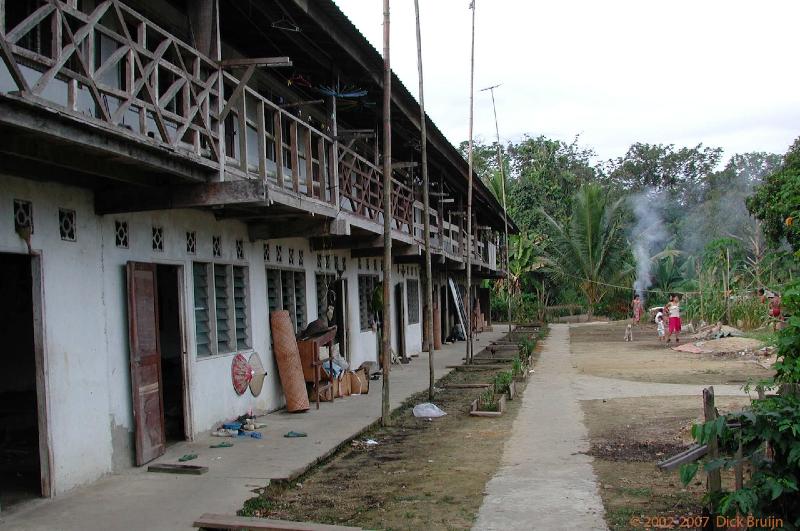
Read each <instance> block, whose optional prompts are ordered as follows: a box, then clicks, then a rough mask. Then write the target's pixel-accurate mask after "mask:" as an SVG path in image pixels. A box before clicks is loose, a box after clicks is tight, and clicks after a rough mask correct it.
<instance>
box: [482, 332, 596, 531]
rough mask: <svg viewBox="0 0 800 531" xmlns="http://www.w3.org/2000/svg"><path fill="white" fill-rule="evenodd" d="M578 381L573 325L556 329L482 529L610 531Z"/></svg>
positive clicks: (487, 502) (492, 489)
mask: <svg viewBox="0 0 800 531" xmlns="http://www.w3.org/2000/svg"><path fill="white" fill-rule="evenodd" d="M574 376H575V371H574V369H573V367H572V361H571V359H570V347H569V326H568V325H562V324H559V325H553V326H552V327H551V329H550V336H549V337H548V338H547V340H546V341H545V343H544V349H543V350H542V353H541V357H540V359H539V364H538V365H537V367H536V373H535V374H534V375H532V378H531V379H530V380H529V382H528V392H526V393H525V394H524V395H523V398H522V406H521V408H520V410H519V413H518V415H517V418H516V420H515V421H514V427H513V431H512V434H511V438H510V439H509V440H508V441H507V442H506V445H505V448H504V450H503V461H502V465H501V468H500V470H499V471H498V472H497V474H496V475H495V476H494V477H493V478H492V479H491V480H490V481H489V483H488V484H487V486H486V493H487V495H486V497H485V498H484V500H483V505H482V506H481V509H480V513H479V514H478V519H477V521H476V523H475V527H474V528H475V529H479V530H512V529H520V530H531V529H542V530H557V529H586V530H588V529H606V525H605V522H604V520H603V502H602V501H601V499H600V496H599V494H598V493H597V483H596V480H595V476H594V472H593V471H592V464H591V462H592V458H591V457H589V456H587V455H584V454H582V453H581V452H584V451H586V450H588V434H587V431H586V428H585V426H584V424H583V412H582V410H581V407H580V404H579V402H578V399H577V397H575V394H574V389H573V385H572V382H573V378H574Z"/></svg>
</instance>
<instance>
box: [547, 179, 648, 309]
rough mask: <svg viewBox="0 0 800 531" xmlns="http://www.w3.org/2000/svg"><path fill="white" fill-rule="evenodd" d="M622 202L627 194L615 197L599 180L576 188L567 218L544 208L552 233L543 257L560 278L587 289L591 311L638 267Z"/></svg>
mask: <svg viewBox="0 0 800 531" xmlns="http://www.w3.org/2000/svg"><path fill="white" fill-rule="evenodd" d="M621 205H622V199H617V200H612V199H611V198H610V197H609V196H608V192H607V191H606V190H605V189H603V188H602V187H600V186H599V185H596V184H586V185H583V186H582V187H581V188H580V189H579V190H578V192H577V193H576V194H575V197H574V199H573V211H572V216H571V218H570V220H569V221H568V222H567V223H565V224H561V223H559V222H558V221H556V220H555V219H553V218H552V217H551V216H550V215H548V214H547V213H546V212H543V214H544V218H545V220H546V223H547V224H548V226H549V229H550V233H551V235H552V236H551V238H550V241H549V242H548V244H547V246H546V249H545V253H544V256H543V257H542V261H543V263H544V264H545V265H546V266H547V269H548V271H549V272H550V273H551V274H552V275H553V276H554V277H555V278H556V279H558V280H561V281H562V282H564V283H566V284H571V285H573V286H575V287H576V288H577V289H578V290H579V291H580V292H582V293H583V295H584V296H585V297H586V302H587V304H588V306H589V309H588V313H589V316H590V317H591V316H592V315H593V314H594V310H595V309H596V307H597V305H598V304H599V303H600V302H601V301H602V300H603V298H605V296H606V295H607V294H609V293H610V292H611V291H613V290H615V289H616V287H615V286H616V285H619V284H620V283H622V282H623V281H624V280H625V279H626V277H629V276H630V274H631V272H632V270H633V268H632V266H631V264H630V262H629V261H628V259H627V257H628V255H629V253H628V248H627V244H626V241H625V238H624V237H623V233H622V227H621Z"/></svg>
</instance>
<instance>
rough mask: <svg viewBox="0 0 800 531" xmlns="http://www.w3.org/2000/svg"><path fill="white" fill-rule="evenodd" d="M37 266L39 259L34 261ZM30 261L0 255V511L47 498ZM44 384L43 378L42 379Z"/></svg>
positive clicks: (35, 280)
mask: <svg viewBox="0 0 800 531" xmlns="http://www.w3.org/2000/svg"><path fill="white" fill-rule="evenodd" d="M36 260H37V262H36V265H38V257H37V258H36ZM34 265H35V264H34V257H31V256H30V255H25V254H9V253H0V293H2V304H0V337H2V338H3V342H4V344H5V346H4V348H3V349H0V507H2V509H3V510H5V509H6V508H8V507H10V506H12V505H15V504H17V503H20V502H23V501H26V500H29V499H31V498H38V497H42V496H48V495H49V477H48V475H47V474H46V471H47V463H46V462H44V463H43V460H45V461H46V459H47V455H48V453H47V443H46V437H45V434H46V427H45V424H44V419H43V418H41V416H42V415H41V414H40V411H44V394H43V390H42V387H43V384H41V385H40V384H39V383H37V380H39V378H38V376H39V361H38V356H37V341H36V334H37V333H38V332H40V330H37V325H36V323H37V322H39V323H41V320H40V319H39V320H37V319H36V318H35V314H36V313H38V310H37V309H36V308H35V301H38V300H39V299H38V297H35V291H34V287H35V285H36V284H38V276H37V278H36V279H34ZM41 381H43V380H41Z"/></svg>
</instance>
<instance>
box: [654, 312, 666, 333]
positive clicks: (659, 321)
mask: <svg viewBox="0 0 800 531" xmlns="http://www.w3.org/2000/svg"><path fill="white" fill-rule="evenodd" d="M656 326H657V327H658V340H659V341H664V333H665V330H664V308H659V309H658V312H657V313H656Z"/></svg>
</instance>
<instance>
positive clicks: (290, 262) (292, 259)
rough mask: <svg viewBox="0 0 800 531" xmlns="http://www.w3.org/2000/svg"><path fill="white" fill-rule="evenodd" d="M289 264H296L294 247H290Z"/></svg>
mask: <svg viewBox="0 0 800 531" xmlns="http://www.w3.org/2000/svg"><path fill="white" fill-rule="evenodd" d="M289 264H290V265H294V249H292V248H291V247H290V248H289Z"/></svg>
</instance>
